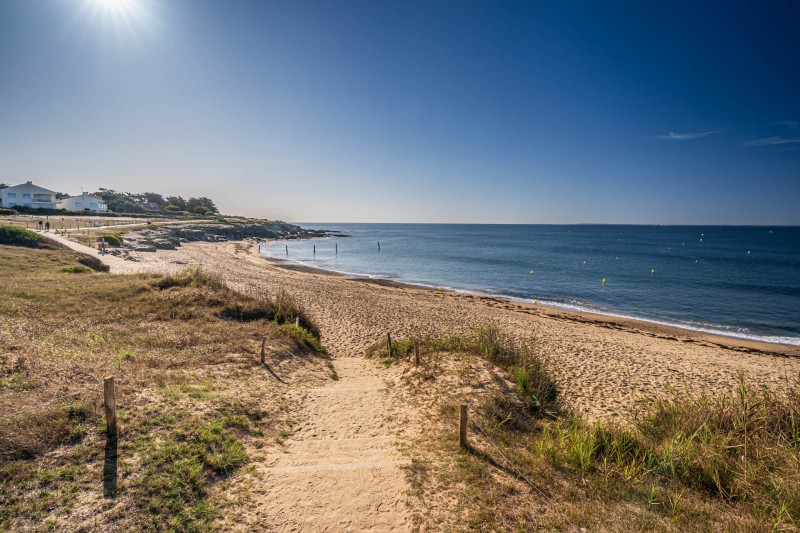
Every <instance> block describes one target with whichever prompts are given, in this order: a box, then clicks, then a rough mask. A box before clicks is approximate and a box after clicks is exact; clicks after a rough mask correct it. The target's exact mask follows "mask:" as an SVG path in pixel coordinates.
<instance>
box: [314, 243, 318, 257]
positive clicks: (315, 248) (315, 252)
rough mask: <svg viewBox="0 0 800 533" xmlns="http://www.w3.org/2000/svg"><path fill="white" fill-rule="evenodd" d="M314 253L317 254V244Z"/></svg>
mask: <svg viewBox="0 0 800 533" xmlns="http://www.w3.org/2000/svg"><path fill="white" fill-rule="evenodd" d="M314 255H317V245H316V244H315V245H314Z"/></svg>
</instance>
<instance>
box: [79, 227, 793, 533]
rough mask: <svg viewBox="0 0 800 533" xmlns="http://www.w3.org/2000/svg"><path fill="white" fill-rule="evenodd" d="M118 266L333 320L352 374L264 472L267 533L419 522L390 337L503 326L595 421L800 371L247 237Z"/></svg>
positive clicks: (303, 420) (785, 351) (759, 351)
mask: <svg viewBox="0 0 800 533" xmlns="http://www.w3.org/2000/svg"><path fill="white" fill-rule="evenodd" d="M72 247H74V248H76V249H79V250H84V251H85V247H81V246H80V245H74V243H73V246H72ZM109 263H110V264H111V269H112V272H117V273H135V272H174V271H178V270H181V269H183V268H186V267H187V266H193V265H200V266H201V267H202V268H204V269H207V270H210V271H213V272H217V273H219V274H220V275H222V276H223V277H224V278H225V279H226V280H227V281H228V282H229V283H230V284H231V285H232V286H234V287H235V288H238V289H240V290H242V291H245V292H247V291H248V290H250V287H255V286H259V287H261V288H262V289H263V288H265V289H267V290H268V291H272V292H275V291H278V290H279V289H285V290H286V291H288V292H289V293H291V294H293V295H294V296H295V297H296V298H297V299H298V301H299V302H300V303H301V304H302V305H303V306H304V307H305V308H306V309H307V310H308V312H309V314H310V315H311V317H312V318H313V319H314V320H315V321H316V322H317V324H318V325H319V327H320V330H321V332H322V340H323V343H324V344H325V346H326V347H327V348H328V350H329V351H330V352H331V354H332V355H333V356H334V358H335V361H334V366H335V368H336V370H337V372H338V373H339V375H340V380H339V381H338V382H336V383H335V385H332V386H331V385H327V386H325V387H323V388H306V389H298V390H297V391H296V393H294V394H296V395H298V396H297V398H295V400H297V401H296V402H294V403H295V404H296V405H297V406H298V408H297V412H296V413H295V415H294V416H296V418H297V420H298V421H299V422H300V427H299V428H298V429H297V431H296V432H295V433H294V434H293V435H292V436H291V437H290V438H289V439H288V440H287V442H286V445H285V447H284V448H283V449H281V450H279V451H273V452H271V453H270V455H269V457H268V460H267V461H266V463H265V464H263V465H261V466H260V475H262V476H263V479H264V486H263V488H262V491H261V494H264V498H262V499H260V500H259V501H258V502H257V504H256V508H255V510H254V512H253V513H252V517H249V518H248V520H247V521H248V522H250V520H252V521H253V522H251V525H252V526H253V527H254V528H256V529H257V528H261V527H264V526H263V525H264V524H270V526H268V529H275V530H281V531H323V530H336V531H338V530H372V531H386V530H406V529H410V528H411V525H410V523H411V519H410V513H409V512H408V510H407V505H406V503H405V496H404V495H406V494H408V486H407V482H406V480H405V477H404V475H403V473H402V470H401V467H402V465H403V464H404V462H405V461H406V460H407V459H408V457H403V456H402V454H401V453H400V452H399V451H398V446H397V442H396V440H395V439H397V438H398V436H399V435H403V438H408V436H409V431H408V421H409V420H412V421H413V418H414V417H413V416H412V417H411V418H410V419H409V416H410V415H411V414H413V413H409V412H408V408H406V409H405V410H403V408H404V406H403V405H402V400H401V398H400V395H398V394H394V393H393V392H392V390H391V389H387V387H386V386H385V384H384V379H385V378H383V377H381V373H380V371H379V370H378V367H377V365H376V364H375V363H374V362H372V361H368V360H365V359H363V358H362V357H361V356H363V354H364V351H365V349H366V348H367V347H368V346H370V345H372V344H373V343H375V342H378V341H382V340H383V339H385V337H386V333H387V332H392V334H393V335H395V336H399V337H402V336H411V335H425V334H442V333H444V334H447V333H453V332H466V331H469V330H471V329H472V328H474V327H476V326H480V325H483V324H486V323H488V322H495V323H497V324H499V325H500V327H501V328H503V329H504V330H505V331H507V332H509V333H512V334H514V335H516V336H519V337H524V338H529V339H532V340H534V341H535V343H536V345H537V346H538V347H539V349H540V350H541V354H542V355H544V356H546V357H548V358H549V359H550V361H551V363H552V365H553V367H554V370H555V373H556V378H557V381H558V383H559V385H560V386H561V388H562V389H563V391H564V395H565V397H566V398H567V400H568V401H570V402H571V403H572V404H573V405H574V406H575V407H576V408H577V409H578V410H579V411H581V412H583V413H585V414H586V415H587V416H589V417H590V418H592V419H603V420H609V419H615V420H619V421H623V422H624V420H625V419H626V418H627V417H629V416H630V414H631V413H632V412H633V411H634V410H635V405H636V403H637V401H638V400H641V399H649V398H657V397H661V396H665V395H668V394H669V393H670V390H671V389H673V388H674V389H677V390H679V391H691V392H695V393H697V392H700V391H702V390H709V391H713V392H716V391H726V390H730V389H732V388H733V387H734V386H735V385H736V383H737V380H738V378H739V375H740V374H743V375H744V376H745V377H746V378H747V379H748V380H749V381H750V382H751V383H754V384H758V385H767V386H770V387H772V388H774V389H782V388H784V387H785V386H786V385H787V384H788V382H789V380H792V379H794V378H795V377H796V376H797V375H798V372H800V356H799V354H798V351H799V350H798V348H797V347H792V346H784V345H774V344H765V343H755V342H746V341H740V340H736V339H729V338H724V337H719V336H713V335H707V334H702V333H696V332H692V331H687V330H681V329H679V328H674V327H666V326H658V325H653V324H649V323H645V322H639V321H635V320H623V319H615V318H610V317H603V316H598V315H590V314H585V313H572V312H564V311H560V310H556V309H548V308H544V307H536V306H532V305H524V304H518V303H513V302H509V301H506V300H502V299H496V298H481V297H476V296H471V295H465V294H458V293H450V292H443V291H434V290H428V289H423V288H418V287H410V286H404V285H401V284H397V283H376V282H374V281H368V280H358V279H349V278H346V277H343V276H337V275H330V274H323V273H319V272H314V271H310V270H309V269H304V268H297V267H291V266H290V265H286V264H281V263H278V262H274V261H272V262H271V261H267V260H265V259H263V258H261V257H259V256H258V255H257V247H256V246H255V245H250V244H246V243H216V244H210V243H192V244H188V245H184V246H182V247H181V248H180V249H178V250H174V251H159V252H157V253H152V254H141V262H131V261H122V260H111V261H109ZM401 410H402V416H398V415H399V414H400V412H401ZM401 420H402V422H401Z"/></svg>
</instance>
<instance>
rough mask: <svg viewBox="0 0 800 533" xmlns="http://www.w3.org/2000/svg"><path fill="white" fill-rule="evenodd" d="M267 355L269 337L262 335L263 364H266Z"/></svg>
mask: <svg viewBox="0 0 800 533" xmlns="http://www.w3.org/2000/svg"><path fill="white" fill-rule="evenodd" d="M266 355H267V338H266V337H261V364H262V365H263V364H264V361H265V357H266Z"/></svg>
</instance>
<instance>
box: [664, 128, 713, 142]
mask: <svg viewBox="0 0 800 533" xmlns="http://www.w3.org/2000/svg"><path fill="white" fill-rule="evenodd" d="M723 131H724V130H714V131H700V132H696V133H675V132H674V131H671V132H669V133H667V134H666V135H659V136H658V138H659V139H665V140H668V141H688V140H690V139H700V138H702V137H708V136H709V135H714V134H717V133H721V132H723Z"/></svg>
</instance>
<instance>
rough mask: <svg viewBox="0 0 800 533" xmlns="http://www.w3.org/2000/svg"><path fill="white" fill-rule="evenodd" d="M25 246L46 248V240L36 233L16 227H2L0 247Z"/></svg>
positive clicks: (0, 227) (0, 230) (0, 228)
mask: <svg viewBox="0 0 800 533" xmlns="http://www.w3.org/2000/svg"><path fill="white" fill-rule="evenodd" d="M2 244H4V245H7V246H25V247H27V248H39V247H41V246H44V239H43V238H42V236H41V235H39V234H38V233H36V232H35V231H30V230H28V229H25V228H20V227H16V226H0V245H2Z"/></svg>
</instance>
